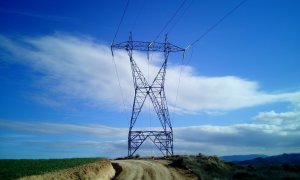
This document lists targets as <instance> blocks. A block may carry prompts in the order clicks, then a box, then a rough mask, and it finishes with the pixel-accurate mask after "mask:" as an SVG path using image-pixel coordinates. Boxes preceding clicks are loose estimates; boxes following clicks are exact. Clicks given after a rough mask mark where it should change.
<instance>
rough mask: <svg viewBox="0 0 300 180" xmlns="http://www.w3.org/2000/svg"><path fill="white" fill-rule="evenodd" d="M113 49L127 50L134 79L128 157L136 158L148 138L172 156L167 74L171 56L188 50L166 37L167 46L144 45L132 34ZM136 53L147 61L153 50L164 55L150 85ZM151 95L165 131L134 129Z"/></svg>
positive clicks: (153, 43)
mask: <svg viewBox="0 0 300 180" xmlns="http://www.w3.org/2000/svg"><path fill="white" fill-rule="evenodd" d="M111 49H112V52H113V49H125V50H126V51H127V53H128V56H129V60H130V65H131V70H132V76H133V83H134V89H135V94H134V101H133V107H132V114H131V119H130V127H129V133H128V156H129V157H131V156H133V154H134V153H135V152H136V151H137V150H138V149H139V147H140V146H141V145H142V144H143V143H144V141H145V140H146V139H147V138H149V139H150V140H151V141H152V142H153V143H154V144H155V146H156V147H157V148H158V149H159V150H160V151H161V152H162V153H163V155H165V156H170V155H173V129H172V124H171V121H170V116H169V111H168V105H167V100H166V95H165V87H164V84H165V75H166V68H167V62H168V57H169V53H170V52H184V51H185V49H183V48H180V47H177V46H175V45H173V44H171V43H169V42H168V39H167V36H166V38H165V42H164V43H158V42H143V41H133V40H132V35H131V33H130V36H129V40H128V41H125V42H122V43H117V44H112V46H111ZM134 50H135V51H144V52H147V53H148V58H149V52H150V51H154V52H162V53H164V62H163V64H162V65H161V68H160V69H159V71H158V73H157V75H156V77H155V78H154V80H153V81H152V83H151V84H149V83H148V82H147V80H146V78H145V77H144V75H143V73H142V72H141V70H140V68H139V67H138V65H137V64H136V62H135V60H134V59H133V51H134ZM148 96H149V97H150V100H151V102H152V104H153V107H154V110H155V112H156V114H157V116H158V119H159V121H160V124H161V126H162V130H161V131H136V130H132V129H133V127H134V125H135V122H136V121H137V118H138V116H139V114H140V112H141V110H142V107H143V105H144V103H145V100H146V98H147V97H148Z"/></svg>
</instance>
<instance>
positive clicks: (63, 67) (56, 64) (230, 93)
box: [0, 34, 300, 113]
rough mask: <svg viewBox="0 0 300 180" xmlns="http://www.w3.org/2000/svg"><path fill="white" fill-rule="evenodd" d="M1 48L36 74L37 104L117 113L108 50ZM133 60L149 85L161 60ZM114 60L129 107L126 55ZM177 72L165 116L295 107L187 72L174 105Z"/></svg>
mask: <svg viewBox="0 0 300 180" xmlns="http://www.w3.org/2000/svg"><path fill="white" fill-rule="evenodd" d="M0 47H1V49H0V56H1V57H2V59H1V60H2V61H3V60H4V61H9V62H12V63H21V64H23V65H25V66H29V67H31V68H32V69H33V70H34V71H37V72H40V74H41V75H40V76H37V77H36V81H35V82H38V83H39V84H40V88H41V89H42V90H44V91H45V92H46V94H48V96H49V95H52V96H51V102H50V101H46V100H45V98H40V99H42V101H41V102H43V101H44V102H45V103H46V104H49V102H50V103H51V104H52V105H53V104H54V105H55V104H60V102H59V101H62V100H63V101H68V100H74V99H75V100H76V99H77V100H78V99H79V100H85V102H86V103H88V104H90V105H93V106H100V107H102V108H115V109H120V108H121V104H122V103H121V99H122V98H121V95H120V91H119V88H118V82H117V79H116V75H115V70H114V66H113V64H112V57H111V52H110V48H109V47H108V46H107V45H105V44H103V43H99V42H96V41H94V40H93V39H92V38H88V37H83V36H82V37H75V36H70V35H65V34H55V35H49V36H42V37H23V38H21V39H19V40H12V39H9V38H7V37H5V36H0ZM134 57H135V59H136V61H137V63H138V65H139V66H140V68H141V69H142V70H143V72H144V73H145V76H146V78H148V77H147V74H148V73H147V71H148V69H149V74H150V80H149V81H151V78H153V75H155V74H156V71H157V70H158V68H159V62H161V61H160V58H161V56H160V55H158V54H155V55H154V57H153V60H152V61H150V63H149V65H148V61H147V59H146V55H145V54H142V53H138V52H135V55H134ZM115 60H116V64H117V68H118V71H119V75H120V81H121V86H122V89H123V94H124V97H125V103H126V105H128V106H127V107H131V103H132V99H133V85H132V77H131V69H130V65H129V60H128V57H127V54H126V53H125V52H123V51H116V52H115ZM172 61H173V60H172V59H171V60H170V62H172ZM179 71H180V67H179V66H178V65H176V64H171V65H170V66H169V68H168V72H167V77H166V88H165V89H166V91H167V92H166V94H167V98H168V104H169V107H170V110H171V111H175V112H178V113H203V112H207V113H211V112H223V111H229V110H235V109H240V108H245V107H253V106H258V105H263V104H268V103H276V102H290V103H299V102H300V91H293V92H281V93H272V92H266V91H263V90H262V89H260V87H259V83H258V82H256V81H253V80H247V79H244V78H240V77H237V76H222V77H205V76H201V75H198V74H197V72H196V71H195V69H193V68H192V67H190V66H184V67H183V72H182V77H181V84H180V89H179V95H178V98H177V101H176V93H177V91H176V89H177V85H178V77H179V76H178V75H179V74H180V73H179ZM278 91H280V90H278ZM61 97H64V98H61ZM54 101H58V102H57V103H55V102H54Z"/></svg>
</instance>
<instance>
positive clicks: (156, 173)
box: [112, 160, 197, 180]
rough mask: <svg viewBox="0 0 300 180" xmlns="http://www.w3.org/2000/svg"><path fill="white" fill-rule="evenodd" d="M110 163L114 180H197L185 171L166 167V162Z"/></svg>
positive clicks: (134, 161)
mask: <svg viewBox="0 0 300 180" xmlns="http://www.w3.org/2000/svg"><path fill="white" fill-rule="evenodd" d="M112 163H113V166H114V168H115V169H116V170H117V176H116V178H115V179H116V180H124V179H126V180H140V179H143V180H152V179H154V180H155V179H164V180H171V179H172V180H173V179H174V180H177V179H178V180H192V179H193V180H194V179H197V178H196V177H195V176H193V175H192V174H190V173H188V172H187V171H186V170H182V169H175V168H172V167H170V166H168V164H169V162H168V161H167V160H117V161H113V162H112Z"/></svg>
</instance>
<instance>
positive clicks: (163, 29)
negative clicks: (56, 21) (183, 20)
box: [153, 0, 187, 42]
mask: <svg viewBox="0 0 300 180" xmlns="http://www.w3.org/2000/svg"><path fill="white" fill-rule="evenodd" d="M186 1H187V0H183V2H182V3H181V4H180V6H179V7H178V8H177V10H176V11H175V13H174V14H173V15H172V17H171V18H170V19H169V21H168V22H167V23H166V24H165V26H164V27H163V28H162V30H161V31H160V32H159V33H158V34H157V36H156V37H155V39H154V40H153V42H155V41H156V40H157V39H158V38H159V36H160V35H161V34H162V33H163V32H164V31H165V29H166V28H167V27H168V25H169V24H170V23H171V22H172V21H173V19H174V18H175V16H176V15H177V14H178V12H179V11H180V10H181V8H182V7H183V6H184V4H185V3H186Z"/></svg>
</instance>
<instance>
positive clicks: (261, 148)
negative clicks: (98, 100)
mask: <svg viewBox="0 0 300 180" xmlns="http://www.w3.org/2000/svg"><path fill="white" fill-rule="evenodd" d="M0 128H4V129H6V131H8V130H14V131H17V132H20V133H23V134H24V133H28V134H30V135H31V136H30V137H28V138H27V140H26V138H25V140H24V138H22V139H19V140H16V141H21V142H23V146H36V147H46V148H48V149H49V148H50V149H55V150H59V149H61V150H72V149H74V147H76V148H79V149H80V148H91V147H93V148H95V150H94V151H98V150H101V151H102V152H106V153H107V155H109V156H110V157H111V155H112V154H113V156H121V155H125V154H126V150H127V140H126V138H127V128H126V129H125V128H115V127H108V126H102V125H93V124H80V125H78V124H58V123H46V122H39V123H37V122H19V121H11V120H1V121H0ZM293 128H294V130H291V126H290V124H287V125H276V124H254V123H252V124H236V125H230V126H212V125H202V126H188V127H177V128H174V137H175V139H174V147H175V153H193V154H195V153H199V152H201V153H205V154H217V155H224V154H233V153H238V154H247V153H265V154H279V153H283V152H297V151H299V150H300V142H299V138H300V124H299V123H295V124H294V125H293ZM41 134H44V135H48V136H47V137H48V138H47V139H46V140H41V139H40V138H39V136H40V135H41ZM73 134H77V135H79V136H85V135H90V136H89V138H88V139H89V140H82V139H80V138H79V139H76V138H75V139H72V140H71V141H70V140H68V139H69V138H59V139H57V138H55V139H53V138H49V137H51V136H53V135H59V136H61V137H68V136H69V137H72V136H73ZM93 136H94V137H96V139H95V138H93ZM100 137H103V138H100ZM105 137H110V140H107V139H105ZM93 139H94V140H93ZM16 141H14V144H16V143H17V142H16ZM2 143H5V142H4V141H3V142H2ZM0 145H1V143H0ZM153 149H155V147H154V146H153V145H152V144H145V145H143V146H142V151H140V152H139V153H141V154H148V155H149V152H150V154H151V151H152V150H153Z"/></svg>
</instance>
